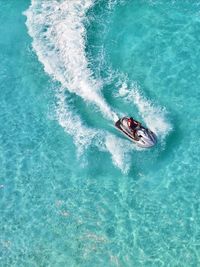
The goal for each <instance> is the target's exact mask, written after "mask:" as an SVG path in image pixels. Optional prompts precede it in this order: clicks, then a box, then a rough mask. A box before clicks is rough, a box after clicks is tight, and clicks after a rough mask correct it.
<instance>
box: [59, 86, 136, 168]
mask: <svg viewBox="0 0 200 267" xmlns="http://www.w3.org/2000/svg"><path fill="white" fill-rule="evenodd" d="M57 98H58V101H57V107H56V115H57V119H58V122H59V124H60V125H61V126H62V127H63V128H64V129H65V131H66V132H67V133H68V134H70V135H71V136H72V137H73V139H74V143H75V145H76V147H77V149H78V155H79V156H80V155H82V153H83V151H84V150H85V149H86V148H87V147H88V146H90V145H91V144H93V145H95V146H96V147H98V149H99V150H100V151H104V152H107V151H109V153H110V154H111V158H112V160H113V163H114V165H115V166H116V167H118V168H119V169H120V170H121V171H122V172H123V173H127V172H128V171H129V168H130V162H131V161H130V153H129V152H130V151H131V150H132V149H133V148H134V147H133V146H132V145H130V142H128V141H126V140H123V139H119V138H118V137H116V136H114V135H112V134H110V133H108V132H106V131H103V130H97V129H94V128H89V127H86V126H85V125H84V124H83V122H82V121H81V118H80V116H78V115H75V112H74V111H73V112H72V107H70V108H69V107H68V106H67V103H66V101H65V100H66V99H65V96H64V89H63V90H59V91H58V93H57Z"/></svg>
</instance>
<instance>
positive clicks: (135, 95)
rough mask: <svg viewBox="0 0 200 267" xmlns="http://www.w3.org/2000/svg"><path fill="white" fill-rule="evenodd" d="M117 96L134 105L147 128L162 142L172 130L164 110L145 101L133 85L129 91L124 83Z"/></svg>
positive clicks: (135, 85)
mask: <svg viewBox="0 0 200 267" xmlns="http://www.w3.org/2000/svg"><path fill="white" fill-rule="evenodd" d="M118 96H120V97H123V98H124V99H125V100H126V101H128V102H129V103H132V102H133V103H134V104H135V105H136V106H137V108H138V111H139V113H140V116H141V117H142V118H143V120H144V122H145V124H146V125H147V127H149V128H150V129H151V130H152V131H154V132H155V133H156V135H157V136H159V137H160V138H161V139H162V140H164V138H165V137H166V135H168V133H169V132H170V131H171V130H172V126H171V124H170V122H169V121H168V120H167V112H166V110H165V109H164V108H161V107H158V106H155V105H154V104H153V103H152V102H151V101H150V100H148V99H146V98H145V97H144V96H143V95H142V94H141V93H140V90H139V88H138V86H137V84H134V85H132V86H131V89H129V88H128V86H127V84H126V83H125V82H124V83H123V84H122V86H120V88H119V92H118Z"/></svg>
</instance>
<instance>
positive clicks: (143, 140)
mask: <svg viewBox="0 0 200 267" xmlns="http://www.w3.org/2000/svg"><path fill="white" fill-rule="evenodd" d="M128 120H129V118H127V117H123V118H121V119H119V120H118V121H117V122H116V123H115V127H116V128H117V129H118V130H120V131H121V132H122V133H123V134H125V135H126V137H128V138H129V139H130V140H131V141H133V142H135V143H136V144H137V145H138V146H140V147H144V148H148V147H152V146H154V145H155V144H156V142H157V140H156V135H155V133H153V132H152V131H150V130H149V129H147V128H145V127H143V126H142V125H141V124H140V123H139V125H138V126H137V127H136V128H134V129H131V128H130V127H129V125H128ZM134 121H135V120H134ZM135 122H136V123H138V122H137V121H135Z"/></svg>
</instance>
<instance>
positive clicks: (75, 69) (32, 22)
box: [25, 0, 117, 121]
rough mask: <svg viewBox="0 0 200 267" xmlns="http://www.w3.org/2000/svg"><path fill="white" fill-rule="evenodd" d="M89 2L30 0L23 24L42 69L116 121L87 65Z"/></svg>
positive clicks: (90, 3) (75, 0)
mask: <svg viewBox="0 0 200 267" xmlns="http://www.w3.org/2000/svg"><path fill="white" fill-rule="evenodd" d="M92 5H93V1H91V0H84V1H82V0H71V1H66V0H62V1H59V0H51V1H50V0H44V1H42V0H32V3H31V6H30V7H29V9H28V10H27V11H26V12H25V15H26V16H27V22H26V24H27V27H28V31H29V34H30V36H31V37H32V38H33V48H34V50H35V51H36V53H37V55H38V58H39V60H40V61H41V62H42V63H43V65H44V67H45V71H46V72H47V73H48V74H50V75H51V76H53V77H54V78H55V79H56V80H57V81H59V82H61V84H62V86H64V87H66V88H67V89H68V90H69V91H71V92H73V93H76V94H77V95H79V96H81V97H82V98H83V99H84V100H85V101H89V102H91V103H94V104H96V105H97V106H98V107H99V109H100V110H101V112H102V113H103V115H104V116H105V117H107V118H109V119H111V120H113V121H116V120H117V115H116V113H115V112H114V111H113V110H111V108H110V106H109V105H108V104H107V103H106V101H105V100H104V98H103V96H102V94H101V90H100V89H101V87H102V82H101V81H100V80H99V81H97V80H95V79H94V78H93V73H92V71H91V70H90V69H89V67H88V61H87V57H86V52H85V46H86V44H85V34H86V33H85V26H84V22H85V20H86V12H87V11H88V9H89V8H90V7H92Z"/></svg>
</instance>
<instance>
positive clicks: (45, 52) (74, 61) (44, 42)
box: [24, 0, 168, 172]
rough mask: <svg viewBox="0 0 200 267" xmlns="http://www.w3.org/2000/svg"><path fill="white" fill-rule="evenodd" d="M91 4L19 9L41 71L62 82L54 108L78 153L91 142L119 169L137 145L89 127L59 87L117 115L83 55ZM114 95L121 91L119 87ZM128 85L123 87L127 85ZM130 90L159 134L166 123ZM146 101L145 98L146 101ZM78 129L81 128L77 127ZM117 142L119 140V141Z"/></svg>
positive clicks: (37, 0)
mask: <svg viewBox="0 0 200 267" xmlns="http://www.w3.org/2000/svg"><path fill="white" fill-rule="evenodd" d="M93 5H94V1H92V0H84V1H83V0H76V1H73V0H72V1H66V0H61V1H59V0H44V1H42V0H32V3H31V6H30V7H29V9H28V10H27V11H26V12H25V13H24V14H25V15H26V17H27V21H26V25H27V27H28V32H29V34H30V36H31V37H32V38H33V44H32V45H33V48H34V50H35V52H36V54H37V56H38V58H39V60H40V61H41V62H42V64H43V65H44V68H45V71H46V72H47V73H48V74H49V75H51V76H52V77H53V78H54V79H55V80H57V81H59V82H60V83H61V87H60V89H59V90H58V92H57V99H58V103H57V104H58V106H57V110H56V114H57V119H58V121H59V124H60V125H61V126H62V127H63V128H64V129H65V130H66V131H67V132H68V133H69V134H70V135H72V136H73V138H74V143H75V144H76V145H77V147H78V148H79V153H82V150H83V149H84V148H86V147H88V146H89V145H90V144H91V143H92V144H94V145H95V146H97V147H98V148H99V150H103V151H108V152H109V153H110V154H111V157H112V160H113V163H114V164H115V165H116V166H118V167H119V168H120V169H121V170H122V171H124V172H127V171H128V169H129V167H130V158H129V154H130V151H131V150H133V149H136V148H135V147H134V145H131V146H130V143H129V142H128V141H126V140H123V139H120V140H119V138H118V137H116V136H114V135H112V134H110V133H109V132H107V131H103V130H99V129H94V128H89V127H87V126H85V125H84V123H83V122H82V120H81V117H80V116H79V115H78V114H76V115H75V114H74V112H72V110H71V107H69V106H67V103H66V99H65V94H64V90H66V89H68V91H70V92H73V93H75V94H77V95H78V96H80V97H81V98H82V99H83V100H84V101H87V102H90V103H92V104H95V105H96V106H97V107H98V108H99V109H100V111H101V112H102V114H103V116H104V117H106V118H108V119H110V120H112V121H116V120H117V119H118V116H117V115H116V113H115V112H114V111H113V110H112V109H111V107H110V106H109V105H108V104H107V103H106V101H105V99H104V98H103V96H102V94H101V88H102V86H103V82H102V81H101V80H96V79H94V78H93V73H92V71H91V70H90V68H89V62H88V60H87V57H86V41H85V38H86V29H85V26H84V23H85V21H86V18H87V16H86V15H87V11H88V10H89V9H90V8H91V7H92V6H93ZM120 90H121V91H119V95H121V97H125V95H123V89H120ZM126 90H128V89H126ZM126 93H129V94H132V96H133V101H134V103H135V104H136V106H137V107H138V109H139V112H140V114H141V116H142V117H143V119H144V121H145V122H146V124H147V126H149V125H150V126H151V128H152V117H151V118H150V116H149V113H150V114H151V115H152V114H153V115H154V118H156V120H154V121H157V122H156V124H155V123H154V126H155V127H154V128H152V129H153V130H155V132H156V133H158V130H159V129H160V126H161V124H162V129H163V132H161V134H163V133H164V132H165V133H166V129H167V127H168V124H167V123H166V122H165V120H164V117H163V119H162V118H161V117H159V116H158V115H157V114H156V112H157V111H156V109H155V108H154V107H153V106H152V105H151V104H150V102H148V101H146V100H145V99H144V98H142V97H141V96H140V94H139V93H138V92H136V91H134V93H133V91H132V90H131V91H129V92H128V91H126ZM148 103H149V104H148ZM80 129H81V130H80ZM119 144H120V146H119Z"/></svg>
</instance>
